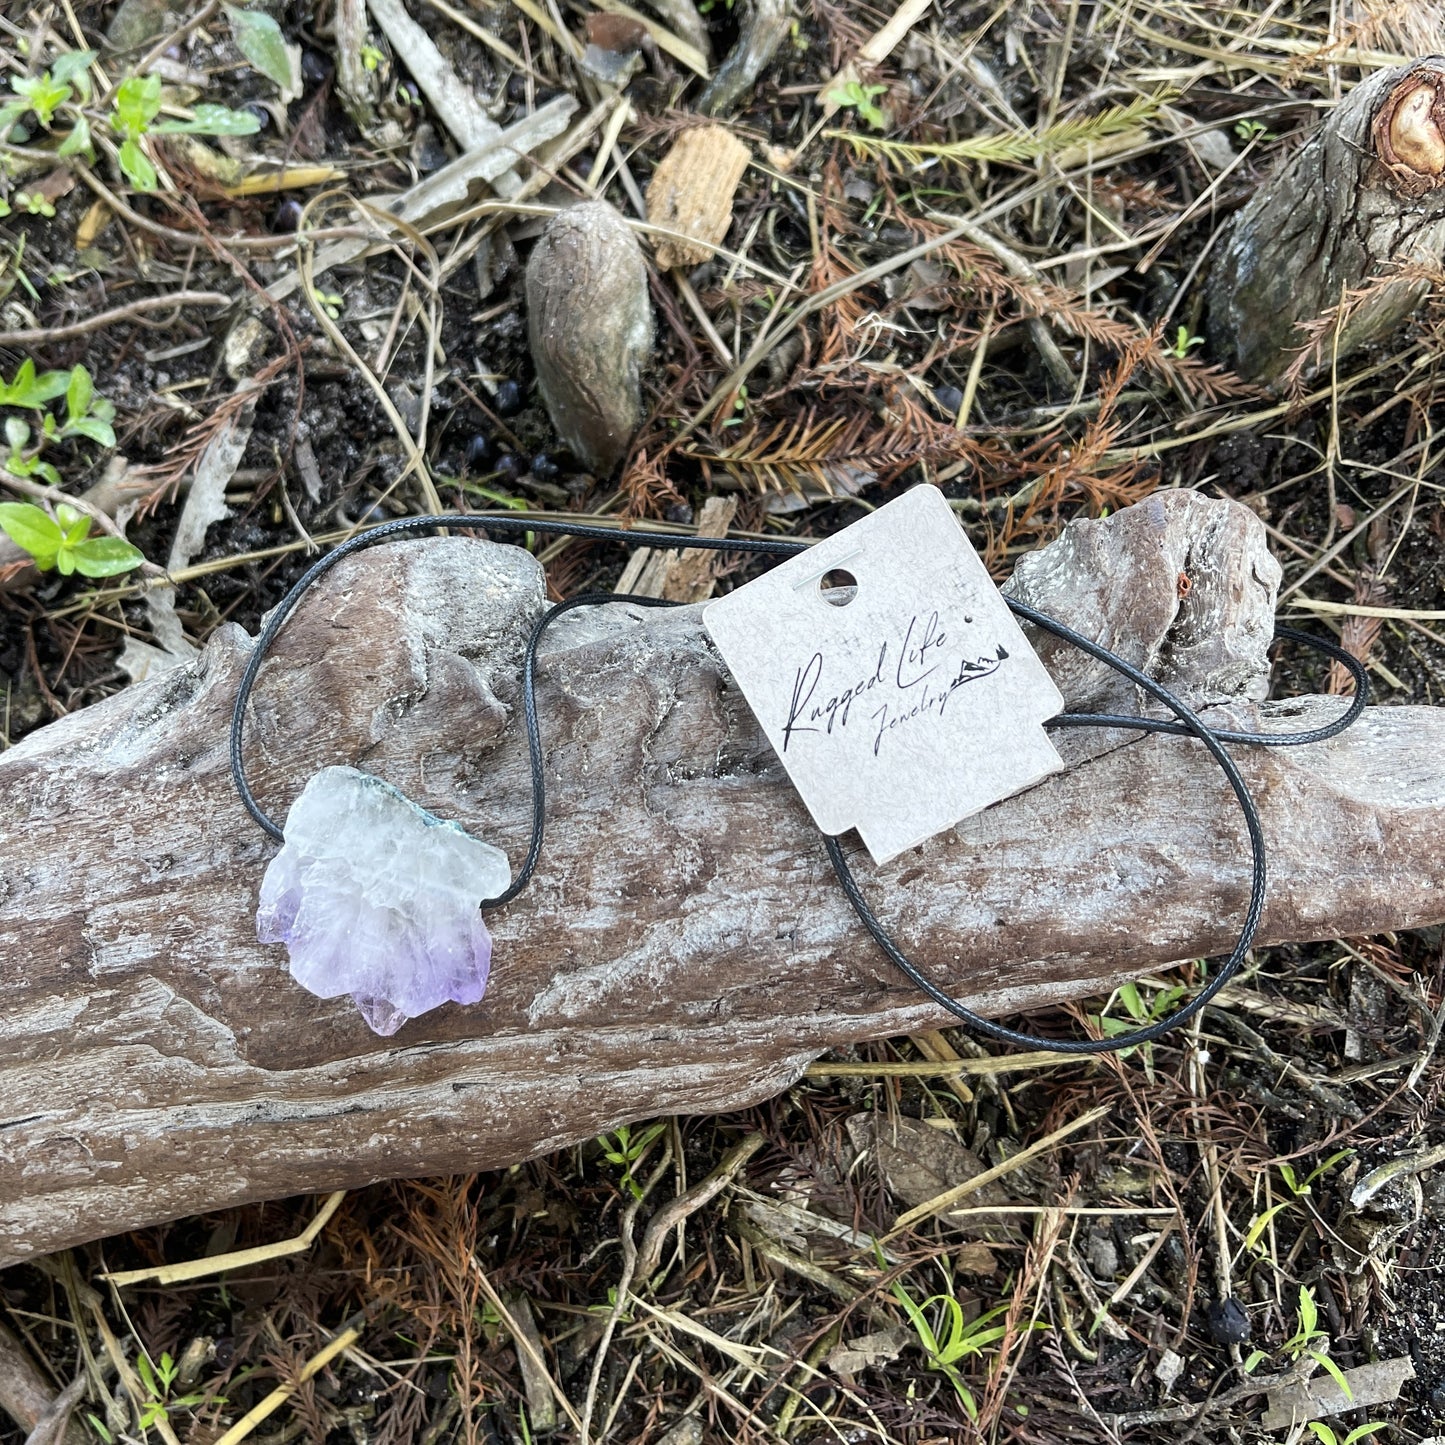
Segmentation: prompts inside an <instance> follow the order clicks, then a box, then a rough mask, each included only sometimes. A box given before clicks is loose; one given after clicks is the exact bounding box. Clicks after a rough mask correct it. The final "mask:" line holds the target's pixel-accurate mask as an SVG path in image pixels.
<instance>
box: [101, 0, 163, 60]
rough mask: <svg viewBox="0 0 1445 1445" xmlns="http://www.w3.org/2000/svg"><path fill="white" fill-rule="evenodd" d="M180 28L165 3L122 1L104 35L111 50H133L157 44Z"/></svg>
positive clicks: (146, 0)
mask: <svg viewBox="0 0 1445 1445" xmlns="http://www.w3.org/2000/svg"><path fill="white" fill-rule="evenodd" d="M180 24H181V17H180V16H179V15H177V14H176V13H175V11H174V10H173V9H172V7H171V5H170V4H169V3H168V0H121V4H120V7H119V9H117V10H116V12H115V15H114V17H113V18H112V20H111V22H110V26H109V28H108V29H107V30H106V32H105V43H106V44H107V45H108V46H110V48H111V49H112V50H135V49H138V48H139V47H140V46H142V45H148V44H149V43H150V42H151V41H153V40H159V39H160V38H161V36H162V35H166V34H169V33H170V31H172V30H174V29H175V28H176V27H177V26H178V25H180Z"/></svg>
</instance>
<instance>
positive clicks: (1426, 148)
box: [1371, 60, 1445, 196]
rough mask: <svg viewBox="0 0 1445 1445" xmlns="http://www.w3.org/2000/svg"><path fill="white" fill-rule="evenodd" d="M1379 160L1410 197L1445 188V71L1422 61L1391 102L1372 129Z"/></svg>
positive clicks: (1394, 92)
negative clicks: (1441, 187)
mask: <svg viewBox="0 0 1445 1445" xmlns="http://www.w3.org/2000/svg"><path fill="white" fill-rule="evenodd" d="M1371 139H1372V140H1373V141H1374V146H1375V154H1376V156H1377V157H1378V158H1379V160H1380V164H1381V165H1383V166H1384V167H1385V169H1386V170H1388V171H1389V172H1390V175H1391V176H1392V177H1393V178H1394V179H1395V182H1396V184H1397V185H1398V186H1399V188H1400V190H1401V191H1403V192H1404V194H1405V195H1407V196H1423V195H1424V194H1425V193H1426V192H1427V191H1433V190H1435V189H1436V188H1437V187H1438V186H1445V69H1442V68H1441V65H1440V63H1439V62H1438V61H1434V60H1426V61H1421V62H1420V64H1419V65H1417V66H1414V67H1412V68H1411V70H1410V71H1409V72H1408V73H1407V74H1406V75H1405V77H1404V78H1403V79H1402V80H1401V81H1400V83H1399V84H1398V85H1396V86H1395V88H1394V89H1393V90H1392V91H1391V92H1390V94H1389V95H1388V96H1386V97H1385V101H1384V104H1383V105H1381V106H1380V108H1379V110H1377V111H1376V112H1375V120H1374V124H1373V125H1372V127H1371Z"/></svg>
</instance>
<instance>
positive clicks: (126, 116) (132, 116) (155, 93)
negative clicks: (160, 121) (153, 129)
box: [113, 75, 161, 140]
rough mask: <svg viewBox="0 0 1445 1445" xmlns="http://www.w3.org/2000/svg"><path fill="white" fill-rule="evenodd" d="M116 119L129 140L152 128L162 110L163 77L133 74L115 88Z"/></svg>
mask: <svg viewBox="0 0 1445 1445" xmlns="http://www.w3.org/2000/svg"><path fill="white" fill-rule="evenodd" d="M113 105H114V111H115V115H114V121H113V124H114V125H115V128H116V130H118V131H119V132H120V133H121V135H123V136H124V137H125V138H126V139H127V140H135V139H136V138H137V137H138V136H142V135H144V134H145V133H146V131H147V130H148V129H149V128H150V123H151V122H152V121H153V120H154V119H155V118H156V116H158V115H159V114H160V110H161V78H160V76H158V75H132V76H130V77H129V78H128V79H126V80H123V81H121V83H120V84H119V85H118V86H116V88H115V100H114V102H113Z"/></svg>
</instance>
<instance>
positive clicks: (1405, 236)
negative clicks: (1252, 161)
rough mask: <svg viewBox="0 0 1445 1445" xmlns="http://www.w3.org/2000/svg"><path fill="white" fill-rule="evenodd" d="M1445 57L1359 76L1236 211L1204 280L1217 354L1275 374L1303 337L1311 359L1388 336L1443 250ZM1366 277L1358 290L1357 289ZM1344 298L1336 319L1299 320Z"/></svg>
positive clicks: (1320, 314) (1310, 363)
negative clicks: (1392, 276) (1396, 274)
mask: <svg viewBox="0 0 1445 1445" xmlns="http://www.w3.org/2000/svg"><path fill="white" fill-rule="evenodd" d="M1442 95H1445V57H1440V56H1427V57H1425V58H1424V59H1421V60H1417V61H1416V62H1415V63H1414V64H1413V65H1409V66H1399V67H1396V68H1394V69H1390V70H1382V71H1378V72H1376V73H1375V74H1374V75H1371V76H1369V77H1367V78H1366V79H1365V80H1364V81H1362V82H1361V83H1360V84H1359V85H1358V86H1356V87H1355V89H1354V90H1352V91H1351V92H1350V93H1349V94H1348V95H1347V96H1346V97H1345V98H1344V100H1342V101H1341V102H1340V103H1339V105H1337V106H1336V107H1335V109H1334V110H1333V111H1332V112H1331V113H1330V114H1329V115H1327V116H1326V117H1325V119H1324V121H1323V122H1322V123H1321V125H1320V127H1319V129H1318V130H1317V131H1316V132H1315V133H1314V135H1312V136H1311V137H1310V139H1309V140H1308V141H1306V142H1305V144H1304V145H1303V146H1302V147H1301V148H1300V149H1299V151H1298V152H1297V153H1296V154H1295V155H1294V157H1293V158H1292V159H1291V160H1289V161H1288V162H1287V163H1286V164H1285V165H1284V166H1283V167H1282V168H1281V169H1280V170H1279V171H1277V172H1276V173H1275V174H1274V175H1273V176H1270V177H1268V178H1266V179H1265V180H1264V181H1263V183H1262V184H1261V185H1260V186H1259V188H1258V189H1257V190H1256V192H1255V194H1254V196H1253V198H1252V199H1251V200H1250V201H1249V203H1248V204H1247V205H1246V206H1245V207H1244V209H1243V210H1242V211H1240V213H1239V214H1238V215H1237V216H1236V217H1235V218H1234V221H1233V223H1232V224H1231V226H1230V228H1229V232H1228V234H1227V235H1226V237H1225V239H1224V243H1223V246H1222V247H1221V249H1220V251H1219V253H1218V256H1217V258H1216V259H1215V261H1214V263H1213V266H1212V269H1211V272H1210V275H1209V281H1208V285H1207V292H1206V296H1207V303H1208V315H1207V323H1206V332H1207V335H1208V338H1209V343H1210V347H1211V350H1212V353H1213V355H1215V356H1217V357H1218V359H1219V360H1221V361H1224V362H1226V363H1229V364H1231V365H1233V366H1234V367H1235V369H1236V370H1237V371H1238V372H1239V373H1240V375H1241V376H1244V377H1247V378H1249V379H1252V380H1261V381H1269V382H1273V381H1277V380H1279V379H1280V378H1281V377H1282V376H1283V374H1284V373H1285V371H1286V370H1287V369H1288V368H1289V367H1290V365H1291V363H1292V362H1293V361H1294V360H1295V357H1296V355H1297V354H1298V353H1299V352H1300V350H1301V348H1302V347H1305V346H1306V345H1307V344H1308V345H1310V346H1311V352H1310V355H1309V357H1308V358H1307V361H1306V364H1305V366H1304V370H1305V372H1306V373H1309V372H1312V371H1316V370H1318V369H1319V368H1321V367H1328V366H1329V365H1330V364H1331V361H1332V360H1334V359H1338V358H1343V357H1345V356H1348V355H1349V354H1350V353H1352V352H1354V351H1356V350H1358V349H1359V348H1360V347H1362V346H1366V345H1369V344H1372V343H1374V342H1378V341H1382V340H1384V339H1386V338H1387V337H1388V336H1389V335H1390V333H1391V332H1392V331H1393V330H1394V329H1395V328H1396V326H1398V324H1399V323H1400V321H1401V320H1402V319H1403V318H1404V317H1405V316H1407V315H1408V314H1409V313H1410V312H1411V311H1412V310H1413V309H1414V308H1415V306H1416V305H1417V304H1418V303H1419V301H1420V299H1421V297H1422V296H1423V295H1424V292H1425V290H1426V288H1427V286H1428V282H1427V281H1426V280H1424V279H1422V278H1421V276H1420V275H1418V274H1416V275H1414V276H1410V275H1407V276H1405V277H1403V278H1402V279H1400V280H1397V281H1394V282H1390V281H1388V279H1386V278H1387V277H1388V275H1389V273H1390V272H1391V271H1393V270H1396V269H1398V268H1400V267H1411V266H1414V267H1425V268H1434V267H1437V266H1438V264H1439V262H1440V258H1441V255H1442V252H1445V189H1442V188H1441V187H1442V173H1445V139H1442V133H1441V121H1442V120H1445V104H1442V99H1441V97H1442ZM1365 288H1368V291H1367V294H1366V295H1364V296H1361V295H1360V293H1361V292H1362V290H1364V289H1365ZM1342 298H1343V299H1344V313H1343V321H1342V322H1341V324H1339V325H1338V326H1336V325H1334V324H1330V325H1328V327H1327V330H1326V331H1325V332H1324V333H1323V334H1321V335H1319V336H1318V338H1317V339H1314V338H1312V336H1311V334H1310V333H1309V332H1308V331H1307V330H1305V329H1303V328H1305V327H1306V326H1307V325H1308V323H1310V322H1314V321H1317V320H1319V319H1321V318H1328V317H1329V316H1330V313H1331V312H1332V311H1333V309H1334V308H1338V307H1340V305H1341V302H1342Z"/></svg>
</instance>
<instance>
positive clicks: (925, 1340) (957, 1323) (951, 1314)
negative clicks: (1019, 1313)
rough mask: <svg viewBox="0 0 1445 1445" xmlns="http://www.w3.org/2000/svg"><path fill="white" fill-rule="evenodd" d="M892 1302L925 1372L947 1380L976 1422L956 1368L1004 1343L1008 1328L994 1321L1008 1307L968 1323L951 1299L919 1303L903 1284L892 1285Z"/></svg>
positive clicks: (968, 1393) (969, 1392) (970, 1395)
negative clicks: (906, 1326)
mask: <svg viewBox="0 0 1445 1445" xmlns="http://www.w3.org/2000/svg"><path fill="white" fill-rule="evenodd" d="M893 1298H894V1299H896V1300H897V1301H898V1303H899V1304H901V1305H902V1306H903V1311H904V1313H905V1314H906V1315H907V1316H908V1322H909V1323H910V1324H911V1325H912V1326H913V1333H914V1334H916V1335H917V1336H918V1343H919V1344H920V1345H922V1347H923V1355H924V1360H925V1362H926V1363H927V1365H928V1368H929V1369H930V1370H936V1371H938V1373H939V1374H941V1375H943V1376H944V1377H945V1378H946V1379H947V1380H948V1383H949V1384H950V1385H952V1386H953V1391H954V1394H956V1395H957V1396H958V1400H959V1403H960V1404H961V1405H962V1406H963V1408H964V1409H965V1410H966V1411H967V1412H968V1418H969V1419H970V1420H977V1419H978V1404H977V1402H976V1401H975V1400H974V1398H973V1391H972V1390H970V1389H969V1388H968V1386H967V1384H965V1383H964V1378H963V1375H962V1373H961V1372H960V1371H959V1368H958V1366H959V1363H960V1362H961V1361H963V1360H966V1359H968V1358H969V1357H970V1356H972V1355H982V1354H984V1353H985V1352H986V1351H987V1350H988V1349H989V1347H990V1346H992V1345H996V1344H997V1343H998V1342H999V1341H1000V1340H1001V1339H1003V1337H1004V1335H1006V1334H1007V1333H1008V1329H1007V1326H1005V1325H996V1324H994V1323H993V1321H994V1320H996V1319H997V1318H998V1317H999V1316H1000V1315H1002V1314H1006V1313H1007V1312H1008V1306H1007V1305H995V1306H994V1308H993V1309H991V1310H986V1311H985V1312H984V1313H983V1314H981V1315H979V1316H978V1317H977V1318H976V1319H972V1320H970V1319H966V1318H965V1317H964V1313H963V1305H962V1304H960V1303H959V1301H958V1300H957V1299H955V1298H954V1296H953V1295H951V1294H935V1295H930V1296H929V1297H928V1298H927V1299H926V1300H924V1301H922V1303H919V1302H918V1301H917V1300H915V1299H914V1298H913V1297H912V1295H910V1294H909V1293H908V1291H907V1290H906V1289H905V1288H904V1286H903V1281H902V1280H895V1281H894V1283H893ZM931 1311H932V1312H933V1313H932V1314H931V1315H930V1312H931ZM1035 1328H1037V1329H1043V1328H1044V1326H1043V1325H1042V1324H1037V1325H1035Z"/></svg>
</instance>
